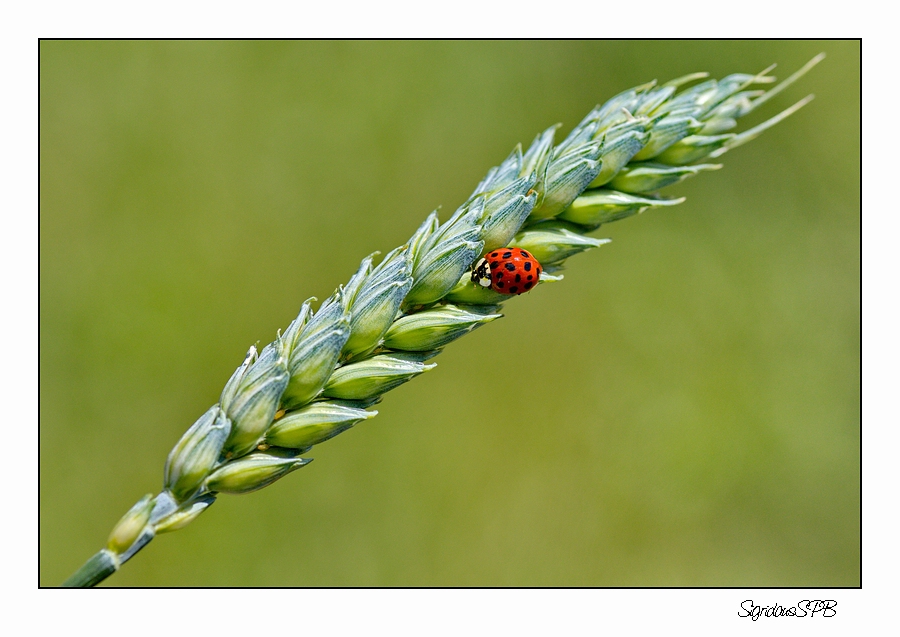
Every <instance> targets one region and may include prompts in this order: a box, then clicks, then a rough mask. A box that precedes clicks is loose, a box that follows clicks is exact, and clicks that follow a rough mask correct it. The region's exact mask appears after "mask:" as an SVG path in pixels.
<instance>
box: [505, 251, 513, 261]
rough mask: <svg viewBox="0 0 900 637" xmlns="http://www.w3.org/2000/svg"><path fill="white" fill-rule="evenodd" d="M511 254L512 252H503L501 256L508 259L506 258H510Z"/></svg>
mask: <svg viewBox="0 0 900 637" xmlns="http://www.w3.org/2000/svg"><path fill="white" fill-rule="evenodd" d="M511 256H512V252H504V253H503V258H504V259H508V258H510V257H511Z"/></svg>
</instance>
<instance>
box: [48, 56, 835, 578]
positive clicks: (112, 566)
mask: <svg viewBox="0 0 900 637" xmlns="http://www.w3.org/2000/svg"><path fill="white" fill-rule="evenodd" d="M823 57H824V56H823V55H819V56H817V57H816V58H814V59H813V60H811V61H810V62H809V63H807V64H806V65H805V66H804V67H803V68H802V69H800V70H799V71H797V72H796V73H794V74H793V75H792V76H791V77H789V78H788V79H787V80H785V81H783V82H782V83H781V84H779V85H777V86H775V87H773V88H772V89H770V90H768V91H763V90H759V89H757V88H754V87H756V86H759V85H765V84H769V83H772V82H774V81H775V80H774V78H773V77H771V76H769V75H768V72H769V71H770V70H771V69H766V70H765V71H763V72H762V73H759V74H756V75H747V74H734V75H730V76H728V77H726V78H723V79H721V80H708V79H706V74H692V75H688V76H685V77H682V78H679V79H676V80H673V81H671V82H668V83H666V84H662V85H656V84H655V83H650V84H646V85H643V86H639V87H636V88H633V89H630V90H628V91H625V92H623V93H621V94H620V95H618V96H616V97H614V98H612V99H611V100H609V101H608V102H606V103H605V104H604V105H602V106H598V107H596V108H595V109H593V110H592V111H591V112H590V113H588V115H587V116H586V117H585V118H584V119H583V120H582V121H581V123H579V124H578V125H577V126H576V127H575V128H574V129H573V130H572V131H571V133H569V135H568V136H567V137H566V138H565V139H563V140H562V141H561V142H559V143H558V144H556V145H554V138H555V133H556V129H557V126H553V127H550V128H548V129H547V130H546V131H544V132H543V133H541V134H539V135H538V136H537V137H536V138H535V140H534V141H533V142H532V144H531V145H530V146H529V147H528V148H527V149H526V150H523V149H522V147H521V146H518V147H516V148H515V149H514V150H513V152H512V153H511V154H510V155H509V157H507V158H506V160H504V161H503V162H502V163H501V164H500V165H499V166H497V167H495V168H493V169H491V170H490V171H489V173H488V175H487V176H486V177H485V178H484V179H483V180H482V181H481V183H479V184H478V186H477V187H476V188H475V190H474V192H473V193H472V194H471V196H470V197H469V198H468V199H467V200H466V202H464V203H463V204H462V205H461V206H460V207H459V208H458V209H457V210H456V212H455V213H453V215H451V216H450V218H449V219H447V220H446V221H444V222H443V223H440V222H439V220H438V215H437V212H433V213H431V214H430V215H429V216H428V217H427V218H426V219H425V221H424V222H423V224H422V225H421V226H420V227H419V228H418V229H417V230H416V231H415V233H413V235H412V236H411V237H410V239H409V241H408V242H407V243H406V244H405V245H403V246H400V247H398V248H396V249H395V250H393V251H391V252H390V253H388V254H387V255H385V257H384V258H383V259H381V261H380V262H378V264H377V265H375V257H376V255H370V256H368V257H366V258H365V259H363V261H362V263H361V264H360V266H359V269H358V270H357V272H356V273H355V274H354V275H353V276H352V277H351V278H350V280H349V281H348V282H347V283H346V284H345V285H343V286H341V287H339V288H338V289H337V290H336V291H335V293H334V294H333V295H332V296H331V297H329V298H328V299H326V300H325V301H324V302H323V303H321V304H320V306H319V308H318V309H317V310H316V311H315V312H313V310H312V305H311V301H307V302H305V303H304V304H303V306H302V308H301V310H300V312H299V315H298V316H297V318H296V319H295V320H294V321H293V322H292V323H291V324H290V325H289V326H288V327H287V329H286V330H285V331H284V333H280V334H278V336H277V337H276V339H275V340H274V341H273V342H272V343H270V344H269V345H267V346H266V347H264V348H263V349H262V350H261V351H259V352H258V351H257V349H256V348H255V347H251V348H250V350H249V352H248V353H247V356H246V358H245V359H244V361H243V362H242V363H241V365H240V366H239V367H238V368H237V370H236V371H235V372H234V374H233V375H232V377H231V378H230V379H229V380H228V382H227V383H226V385H225V388H224V389H223V391H222V394H221V396H220V399H219V402H218V403H217V404H215V405H213V406H212V407H211V408H210V409H209V410H208V411H207V412H206V413H205V414H203V415H202V416H201V417H200V418H199V419H198V420H197V421H196V422H195V423H194V424H193V425H192V426H191V427H190V428H189V429H188V430H187V432H186V433H185V434H184V435H183V436H182V438H181V439H180V440H179V441H178V443H177V444H176V445H175V447H174V448H173V449H172V451H171V452H170V454H169V457H168V459H167V461H166V463H165V469H164V480H163V487H164V488H163V491H162V492H161V493H160V494H158V495H156V496H153V495H146V496H144V497H143V498H142V499H141V500H139V501H138V503H137V504H135V505H134V507H132V509H131V510H129V511H128V513H126V514H125V516H124V517H123V518H122V519H121V520H120V522H119V523H118V524H117V525H116V526H115V528H114V529H113V531H112V533H111V535H110V538H109V541H108V544H107V547H106V548H105V549H103V550H101V551H100V552H99V553H97V554H96V555H95V556H94V557H92V558H91V559H90V560H89V561H88V562H87V563H86V564H85V565H84V566H83V567H82V568H81V569H80V570H79V571H78V572H77V573H75V574H74V575H73V576H72V577H71V578H70V579H69V580H67V582H66V583H65V585H68V586H92V585H95V584H96V583H98V582H100V581H102V580H103V579H105V578H106V577H108V576H109V575H110V574H112V573H113V572H115V571H116V570H118V568H119V567H120V566H121V564H123V563H124V562H125V561H127V560H128V559H130V558H131V556H133V555H134V554H135V553H137V552H138V551H139V550H140V549H141V548H143V547H144V546H145V545H146V544H147V543H148V542H150V540H152V539H153V538H154V537H155V536H156V535H157V534H160V533H164V532H167V531H174V530H177V529H180V528H182V527H183V526H185V525H187V524H188V523H190V522H191V521H192V520H193V519H194V518H196V517H197V516H198V515H200V514H201V513H202V512H203V511H204V510H205V509H206V508H207V507H209V506H210V505H211V504H212V503H213V502H215V501H216V498H217V496H218V495H219V494H221V493H232V494H240V493H247V492H250V491H255V490H257V489H260V488H263V487H265V486H267V485H269V484H271V483H272V482H274V481H275V480H278V479H279V478H281V477H283V476H285V475H287V474H288V473H290V472H292V471H294V470H296V469H299V468H301V467H303V466H305V465H306V464H308V463H309V462H310V460H309V459H306V458H301V457H300V455H301V454H304V453H305V452H307V451H309V449H310V448H311V447H312V446H314V445H316V444H319V443H322V442H324V441H326V440H328V439H330V438H332V437H334V436H336V435H338V434H339V433H341V432H343V431H345V430H347V429H349V428H351V427H353V426H354V425H355V424H357V423H359V422H361V421H363V420H366V419H368V418H371V417H373V416H375V415H376V414H377V412H375V411H373V410H371V409H370V407H372V406H373V405H374V404H376V403H377V402H378V401H379V400H380V399H381V396H382V395H383V394H384V393H385V392H387V391H389V390H391V389H393V388H394V387H397V386H399V385H401V384H403V383H405V382H407V381H409V380H411V379H412V378H414V377H415V376H417V375H419V374H421V373H423V372H426V371H428V370H431V369H433V368H434V367H435V364H434V363H433V362H430V361H431V360H432V359H433V358H434V357H435V356H436V355H437V354H439V353H440V351H441V348H443V347H445V346H446V345H447V344H449V343H451V342H452V341H454V340H455V339H457V338H459V337H461V336H463V335H465V334H467V333H468V332H470V331H472V330H473V329H476V328H478V327H480V326H482V325H484V324H485V323H489V322H491V321H493V320H495V319H497V318H499V317H500V316H501V314H500V313H499V311H500V308H501V304H502V303H503V302H505V301H507V300H510V298H511V297H510V296H508V295H503V294H499V293H497V292H495V291H493V290H491V289H489V288H485V287H481V286H478V285H476V284H475V283H473V282H472V280H471V278H470V276H469V273H470V271H471V269H472V266H473V264H474V262H475V261H476V260H477V259H478V258H479V257H480V256H481V255H483V254H485V253H486V252H489V251H491V250H493V249H496V248H499V247H503V246H517V247H520V248H523V249H525V250H527V251H530V252H531V253H532V254H533V255H534V256H535V258H536V259H537V260H538V261H539V262H540V263H541V265H542V266H543V269H544V270H543V272H542V274H541V276H540V281H541V282H548V281H558V280H560V279H562V276H561V275H559V274H558V273H559V271H560V270H561V269H562V268H563V263H564V262H565V260H566V259H568V258H569V257H571V256H573V255H575V254H577V253H579V252H582V251H584V250H588V249H590V248H595V247H598V246H600V245H602V244H604V243H606V242H607V240H604V239H596V238H593V237H590V236H588V234H589V233H591V232H593V231H594V230H596V229H597V228H599V227H600V226H601V225H602V224H605V223H609V222H612V221H616V220H618V219H623V218H625V217H628V216H631V215H635V214H638V213H640V212H643V211H644V210H647V209H649V208H656V207H665V206H672V205H677V204H679V203H681V202H683V201H684V199H683V198H677V199H676V198H665V197H662V196H660V195H658V194H657V193H658V191H659V190H660V189H662V188H664V187H666V186H669V185H672V184H674V183H677V182H679V181H682V180H684V179H686V178H688V177H691V176H694V175H697V174H700V173H702V172H706V171H711V170H717V169H719V168H721V165H720V164H715V163H704V162H706V161H707V160H709V159H715V158H718V157H720V156H721V155H723V154H724V153H725V152H727V151H728V150H729V149H732V148H735V147H737V146H739V145H741V144H743V143H746V142H747V141H749V140H751V139H753V138H754V137H756V136H757V135H759V134H760V133H761V132H762V131H764V130H765V129H767V128H769V127H771V126H773V125H774V124H776V123H778V122H780V121H781V120H782V119H784V118H785V117H787V116H788V115H790V114H791V113H793V112H795V111H796V110H797V109H799V108H801V107H802V106H803V105H805V104H806V103H808V102H809V100H810V99H811V98H812V96H809V97H807V98H805V99H803V100H801V101H800V102H798V103H796V104H795V105H793V106H792V107H790V108H788V109H786V110H785V111H783V112H781V113H779V114H778V115H776V116H774V117H772V118H770V119H769V120H767V121H766V122H764V123H763V124H760V125H758V126H756V127H754V128H752V129H749V130H747V131H745V132H742V133H737V134H736V133H732V132H728V131H730V130H732V129H733V128H735V127H736V126H737V120H738V119H739V118H740V117H743V116H744V115H747V114H748V113H750V112H751V111H753V110H755V109H756V108H758V107H759V106H761V105H763V104H764V103H766V102H767V101H768V100H769V99H771V98H772V97H773V96H775V95H777V94H778V93H779V92H781V91H782V90H783V89H784V88H786V87H787V86H789V85H790V84H792V83H793V82H794V81H796V80H797V79H799V78H800V77H801V76H802V75H803V74H804V73H806V72H807V71H808V70H809V69H810V68H812V67H813V66H814V65H815V64H817V63H818V62H819V61H820V60H821V59H822V58H823ZM700 80H704V81H700ZM698 81H700V82H699V83H695V82H698Z"/></svg>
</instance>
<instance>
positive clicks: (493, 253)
mask: <svg viewBox="0 0 900 637" xmlns="http://www.w3.org/2000/svg"><path fill="white" fill-rule="evenodd" d="M496 256H497V251H496V250H495V251H494V252H491V257H494V258H496Z"/></svg>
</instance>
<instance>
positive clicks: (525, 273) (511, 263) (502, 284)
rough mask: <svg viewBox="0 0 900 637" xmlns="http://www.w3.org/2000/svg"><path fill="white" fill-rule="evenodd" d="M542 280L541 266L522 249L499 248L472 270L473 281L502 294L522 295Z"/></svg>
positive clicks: (484, 257)
mask: <svg viewBox="0 0 900 637" xmlns="http://www.w3.org/2000/svg"><path fill="white" fill-rule="evenodd" d="M540 278H541V264H540V263H538V261H537V259H535V258H534V257H533V256H531V254H529V253H528V252H526V251H525V250H523V249H522V248H498V249H497V250H493V251H491V252H489V253H488V254H486V255H484V256H483V257H482V258H481V259H479V260H478V263H476V264H475V268H474V269H473V270H472V281H473V282H474V283H477V284H478V285H480V286H482V287H485V288H486V287H490V288H491V289H492V290H493V291H494V292H499V293H500V294H522V293H523V292H527V291H528V290H530V289H531V288H533V287H534V286H535V284H536V283H537V282H538V280H539V279H540Z"/></svg>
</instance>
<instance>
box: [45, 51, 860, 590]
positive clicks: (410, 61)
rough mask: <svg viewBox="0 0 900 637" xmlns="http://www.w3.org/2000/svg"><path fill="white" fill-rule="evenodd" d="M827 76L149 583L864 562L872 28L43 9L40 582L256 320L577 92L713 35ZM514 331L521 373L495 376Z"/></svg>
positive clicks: (842, 581)
mask: <svg viewBox="0 0 900 637" xmlns="http://www.w3.org/2000/svg"><path fill="white" fill-rule="evenodd" d="M820 51H825V52H826V53H827V55H828V57H827V58H826V60H825V61H824V62H823V63H822V64H820V65H819V66H818V67H817V68H816V69H814V70H813V71H812V72H811V74H810V75H808V76H807V77H806V78H804V79H803V80H801V82H800V84H799V85H797V86H795V87H793V88H792V89H790V90H789V91H788V92H787V93H786V94H783V95H781V96H780V97H778V98H777V99H776V100H774V102H773V103H770V104H768V105H767V106H766V107H765V108H763V109H761V110H760V111H758V112H756V113H754V114H753V115H752V116H750V117H748V118H747V120H748V121H746V122H742V129H745V128H747V127H748V126H749V125H752V124H755V123H758V122H760V121H762V120H763V119H765V118H767V117H769V116H771V115H774V114H775V113H776V112H778V111H779V110H781V109H782V108H785V107H787V106H789V105H790V104H792V103H793V102H795V101H797V100H799V99H800V98H802V97H803V96H805V95H806V94H808V93H810V92H812V93H815V94H816V99H815V100H814V101H813V102H812V103H811V104H810V105H809V106H807V107H806V108H804V109H803V110H801V111H800V112H799V113H797V114H796V115H794V116H792V117H791V118H789V119H788V120H787V121H785V122H783V123H782V124H780V125H778V126H777V127H776V128H774V129H773V130H771V131H769V132H767V133H765V134H764V135H763V136H762V137H761V138H759V139H757V140H755V141H753V142H751V143H750V144H748V145H746V146H744V147H742V148H740V149H738V150H735V151H733V152H731V153H729V154H727V155H725V157H724V158H723V160H724V163H725V169H724V170H722V171H719V172H717V173H708V174H702V175H700V176H699V177H696V178H695V179H693V180H689V181H687V182H685V183H683V184H680V185H677V186H675V187H671V188H669V189H667V190H666V194H670V195H679V196H680V195H686V196H687V197H688V201H687V202H686V203H685V204H683V205H681V206H678V207H676V208H672V209H668V210H662V211H651V212H648V213H646V214H644V215H641V216H639V217H633V218H631V219H627V220H624V221H620V222H617V223H614V224H611V225H608V226H605V227H603V228H601V229H600V230H599V231H598V232H597V235H598V236H602V237H611V238H612V239H613V242H612V243H611V244H610V245H607V246H604V247H602V248H600V249H597V250H595V251H592V252H589V253H587V254H584V255H581V256H578V257H575V258H573V259H571V260H570V261H569V262H568V269H567V271H566V279H565V281H563V282H562V283H560V284H554V285H545V286H541V288H539V289H538V290H536V291H535V292H533V293H531V294H529V295H526V296H524V297H521V298H518V299H516V300H514V301H512V302H510V303H508V304H507V305H506V308H505V314H506V316H507V318H505V319H504V320H502V321H498V322H495V323H492V324H491V325H489V326H486V327H485V328H484V329H481V330H478V331H476V332H475V333H473V334H471V335H470V336H467V337H466V338H464V339H461V340H460V341H458V342H457V343H454V344H453V345H451V346H449V347H448V348H447V350H446V351H445V352H444V353H443V354H442V355H441V356H440V357H439V358H438V359H436V361H435V362H437V363H438V367H437V369H435V370H434V371H432V372H431V373H429V374H426V375H424V376H422V377H420V378H417V379H416V380H414V381H413V382H411V383H409V384H408V385H404V386H403V387H401V388H399V389H397V390H395V391H393V392H390V393H389V394H387V395H386V397H385V399H384V402H383V403H382V404H381V405H379V406H378V407H377V409H378V410H379V412H380V415H379V416H378V417H377V418H375V419H373V420H370V421H368V422H365V423H361V424H360V425H358V426H357V427H356V428H354V429H352V430H350V431H349V432H347V433H345V434H343V435H341V436H339V437H337V438H335V439H334V440H332V441H329V442H327V443H325V444H323V445H321V446H318V447H316V448H314V449H313V451H312V452H310V453H309V454H307V455H308V456H310V457H313V458H315V459H316V462H314V463H313V464H311V465H310V466H309V467H308V468H305V469H303V470H302V471H300V472H298V473H295V474H292V475H291V476H289V477H287V478H285V479H284V480H282V481H281V482H278V483H276V484H275V485H273V486H271V487H269V488H266V489H264V490H263V491H260V492H258V493H254V494H251V495H247V496H240V497H237V496H231V497H229V496H222V497H221V498H220V499H219V501H218V502H217V503H216V505H215V506H214V507H212V508H210V509H209V511H207V512H206V513H204V514H203V515H202V516H201V517H200V518H198V519H197V520H196V521H195V522H194V523H193V524H191V525H190V526H188V527H186V528H185V529H183V530H181V531H178V532H177V533H172V534H167V535H164V536H160V537H159V538H157V540H156V541H154V542H152V543H151V544H150V545H149V546H148V547H147V548H146V549H144V550H143V551H142V552H141V553H140V554H139V555H137V556H136V557H135V558H134V559H133V560H131V561H130V562H129V563H128V564H127V565H126V566H125V567H123V570H122V571H120V572H119V573H118V574H116V575H114V576H113V577H111V578H110V579H109V580H107V583H108V584H111V585H118V586H130V585H142V586H183V585H191V586H198V585H199V586H204V585H215V586H256V585H292V586H407V585H413V586H436V585H444V586H563V585H572V586H611V585H613V586H748V587H749V586H858V585H859V584H860V418H861V416H860V303H861V297H860V163H859V162H860V70H859V65H860V45H859V43H858V42H812V41H803V42H784V41H778V42H764V41H753V42H733V41H729V42H715V41H703V42H677V41H676V42H639V41H626V42H612V41H603V42H574V41H571V42H543V41H528V42H515V41H503V42H486V41H481V42H274V41H270V42H214V41H206V42H158V41H150V42H88V41H76V42H63V41H44V42H42V43H41V44H40V91H41V92H40V125H41V129H40V151H41V165H40V179H41V181H40V184H41V185H40V202H41V209H40V212H41V214H40V363H41V365H40V396H41V404H40V460H41V463H40V583H41V584H42V585H46V586H52V585H57V584H59V583H60V582H61V581H62V580H63V579H65V578H66V577H67V576H68V575H69V574H71V572H72V571H74V570H75V569H76V568H77V567H79V566H80V565H81V564H82V562H83V561H84V560H85V559H87V558H88V557H89V556H91V555H92V554H93V553H94V552H96V551H97V550H98V549H100V548H102V546H103V545H104V544H105V541H106V536H107V534H108V533H109V531H110V530H111V528H112V526H113V525H114V524H115V522H116V521H117V520H118V519H119V517H120V516H121V515H122V514H123V513H124V512H125V511H126V510H127V509H128V508H129V507H130V506H131V505H132V504H133V503H134V502H135V501H136V500H137V499H138V498H139V497H140V496H142V495H143V494H144V493H149V492H154V493H156V492H158V491H159V489H160V487H161V481H162V470H163V464H164V462H165V458H166V455H167V454H168V451H169V449H170V448H171V447H172V445H173V444H174V443H175V442H176V441H177V440H178V438H179V437H180V435H181V434H182V433H183V431H184V430H185V429H186V428H187V427H188V426H189V425H190V424H191V423H192V422H193V421H194V420H195V419H196V418H197V417H198V416H199V415H200V414H201V413H203V411H205V410H206V409H207V408H208V407H209V406H210V405H211V404H213V403H214V402H216V401H217V400H218V396H219V393H220V391H221V389H222V386H223V385H224V383H225V381H226V380H227V379H228V377H229V375H230V374H231V372H232V371H233V370H234V368H235V367H236V366H237V365H238V364H239V363H240V362H241V360H242V358H243V356H244V353H245V352H246V350H247V348H248V347H249V346H250V345H251V344H253V343H255V342H259V343H260V344H265V343H268V342H269V341H271V340H272V338H273V337H274V335H275V332H276V330H277V329H279V328H282V329H283V328H284V327H286V326H287V324H288V323H289V322H290V320H291V319H292V318H293V317H294V316H295V314H296V312H297V311H298V309H299V307H300V304H301V302H302V301H303V300H304V299H306V298H307V297H310V296H317V297H318V298H320V299H323V298H325V297H326V296H327V295H328V294H330V293H331V292H332V290H333V289H334V288H335V287H336V286H337V285H338V284H341V283H343V282H345V281H346V280H347V278H348V277H349V276H350V274H351V273H352V272H353V271H354V270H355V268H356V267H357V265H358V263H359V261H360V259H361V258H362V257H364V256H365V255H367V254H369V253H370V252H373V251H375V250H381V251H382V252H386V251H387V250H389V249H391V248H393V247H394V246H396V245H399V244H401V243H402V242H403V241H405V240H406V239H407V238H408V236H409V235H410V234H411V233H412V232H413V230H415V228H416V227H417V226H418V225H419V223H420V222H421V221H422V219H423V218H424V217H425V215H426V214H427V213H428V212H430V211H431V210H432V209H434V208H435V207H437V206H439V205H442V206H443V209H442V210H443V213H442V218H446V217H447V216H448V215H449V214H450V213H451V212H452V211H453V210H454V209H455V208H456V206H458V205H459V204H460V203H462V201H464V199H465V198H466V197H467V196H468V194H469V193H470V192H471V190H472V189H473V188H474V186H475V185H476V184H477V183H478V181H479V180H480V179H481V177H482V176H483V175H484V174H485V172H486V171H487V170H488V169H489V168H490V167H491V166H494V165H496V164H497V163H499V161H501V160H502V159H503V158H504V157H505V156H506V155H507V153H508V152H509V151H510V149H512V147H513V146H514V145H515V144H516V143H518V142H523V143H528V142H530V141H531V140H532V139H533V138H534V136H535V135H536V134H537V133H538V132H539V131H541V130H543V129H544V128H546V127H547V126H548V125H550V124H553V123H555V122H563V131H562V132H563V133H565V132H567V131H568V129H569V128H570V127H571V126H573V125H574V124H576V123H577V122H578V121H579V120H580V119H581V118H582V116H583V115H584V114H585V113H587V111H588V110H589V109H590V108H592V107H593V106H594V105H595V104H596V103H598V102H602V101H605V100H606V99H608V98H610V97H612V96H613V95H615V94H616V93H618V92H620V91H622V90H624V89H626V88H630V87H632V86H635V85H637V84H640V83H644V82H646V81H648V80H651V79H654V78H657V79H659V80H661V81H665V80H668V79H671V78H673V77H676V76H680V75H683V74H686V73H689V72H693V71H698V70H705V71H709V72H710V73H712V74H713V75H714V76H715V77H722V76H724V75H726V74H728V73H731V72H736V71H742V72H757V71H760V70H762V69H763V68H765V67H767V66H768V65H770V64H771V63H773V62H777V63H778V64H779V67H778V69H777V70H776V72H775V75H777V76H778V77H779V78H782V77H786V76H787V75H788V74H789V73H791V72H793V71H794V70H796V69H797V68H799V67H800V66H801V65H802V64H803V63H805V62H806V61H807V60H809V59H810V58H811V57H813V56H814V55H815V54H817V53H819V52H820ZM498 361H502V362H503V363H504V364H506V365H508V366H510V367H511V368H513V369H519V370H522V371H523V372H525V371H528V372H529V374H528V377H530V378H531V379H533V380H532V381H530V382H529V383H528V384H523V385H522V386H521V392H520V394H519V395H520V398H519V399H513V398H503V399H500V400H498V398H497V397H496V396H495V395H490V394H486V393H484V392H480V391H478V386H479V375H480V374H481V373H482V370H487V369H489V368H490V367H491V366H492V365H495V364H497V362H498Z"/></svg>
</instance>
